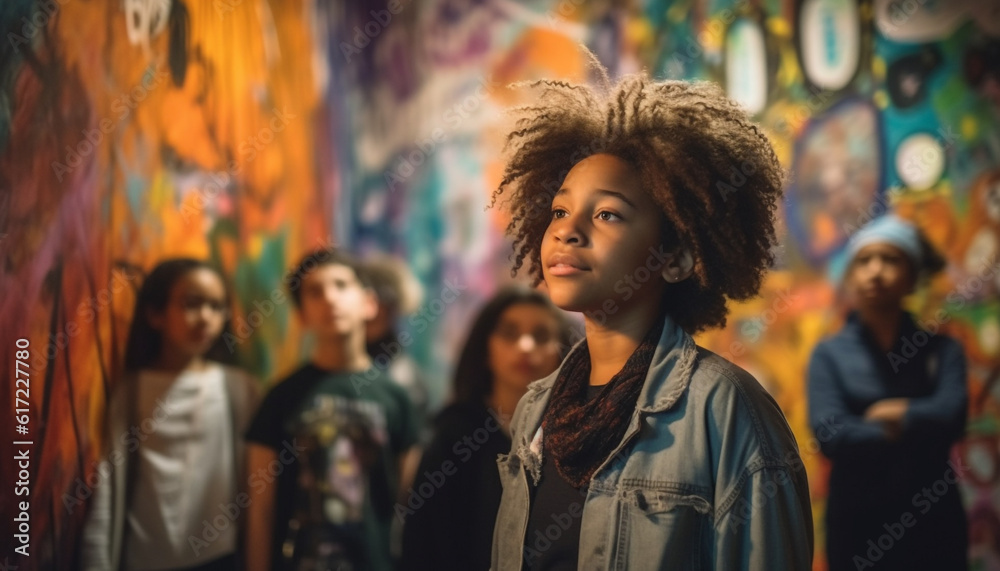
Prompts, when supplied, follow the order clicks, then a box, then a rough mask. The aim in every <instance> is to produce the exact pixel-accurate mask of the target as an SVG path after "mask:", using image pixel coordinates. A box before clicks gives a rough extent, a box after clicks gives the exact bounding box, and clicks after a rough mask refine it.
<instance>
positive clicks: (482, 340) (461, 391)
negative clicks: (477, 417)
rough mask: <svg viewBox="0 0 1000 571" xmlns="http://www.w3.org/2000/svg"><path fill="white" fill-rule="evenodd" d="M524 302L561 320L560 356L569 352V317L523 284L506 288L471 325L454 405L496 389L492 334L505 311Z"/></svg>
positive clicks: (455, 379)
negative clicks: (491, 347) (491, 351)
mask: <svg viewBox="0 0 1000 571" xmlns="http://www.w3.org/2000/svg"><path fill="white" fill-rule="evenodd" d="M522 303H524V304H531V305H537V306H539V307H543V308H545V309H548V310H549V311H550V312H551V313H552V315H553V317H555V318H556V320H557V322H558V323H559V347H560V358H562V357H564V356H566V354H567V353H568V352H569V349H570V345H571V344H572V342H573V334H572V329H571V327H570V324H569V321H568V320H567V319H566V316H565V315H563V313H562V312H561V311H560V310H559V308H557V307H556V306H555V305H554V304H553V303H552V301H551V300H550V299H549V298H548V296H546V295H545V294H543V293H542V292H540V291H537V290H533V289H528V288H526V287H524V286H508V287H505V288H503V289H501V290H500V291H499V292H497V294H496V295H495V296H493V299H491V300H490V301H489V303H487V304H486V305H485V306H484V307H483V309H482V310H480V312H479V315H478V316H476V319H475V321H474V322H473V324H472V330H471V331H470V332H469V337H468V338H467V339H466V341H465V347H463V348H462V354H461V356H460V357H459V359H458V366H457V367H455V375H454V377H453V379H452V383H453V386H454V391H455V397H454V402H455V404H482V403H483V401H484V400H485V399H486V397H487V396H489V395H490V393H491V392H492V391H493V371H491V370H490V365H489V341H490V335H492V334H493V331H494V330H495V329H496V328H497V324H498V323H499V322H500V316H501V315H503V312H504V311H506V310H507V308H508V307H510V306H512V305H518V304H522Z"/></svg>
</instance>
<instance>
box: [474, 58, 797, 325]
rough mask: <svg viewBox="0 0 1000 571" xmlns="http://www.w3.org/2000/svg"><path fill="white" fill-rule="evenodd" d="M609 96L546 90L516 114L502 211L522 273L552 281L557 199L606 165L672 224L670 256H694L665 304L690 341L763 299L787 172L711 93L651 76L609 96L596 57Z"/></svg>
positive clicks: (731, 106) (607, 91) (712, 88)
mask: <svg viewBox="0 0 1000 571" xmlns="http://www.w3.org/2000/svg"><path fill="white" fill-rule="evenodd" d="M589 55H590V57H591V64H592V67H594V68H596V70H597V71H598V72H599V74H600V76H601V78H602V79H603V83H604V85H603V89H601V90H598V89H594V88H592V87H589V86H587V85H577V84H572V83H569V82H566V81H558V80H538V81H533V82H528V83H525V84H521V85H522V86H524V85H527V86H528V87H533V88H540V90H541V94H540V97H539V99H538V103H536V104H534V105H528V106H524V107H518V108H516V109H514V110H513V114H514V115H515V117H516V123H515V124H514V128H513V130H512V131H511V132H510V133H508V135H507V138H506V144H505V152H506V153H507V155H508V161H507V164H506V166H505V169H504V173H503V179H502V180H501V182H500V184H499V186H498V187H497V189H496V190H495V191H494V193H493V201H492V204H495V203H496V202H497V200H498V199H499V198H503V199H504V200H503V201H502V202H503V204H504V205H505V206H506V207H507V209H508V210H509V211H510V213H511V222H510V224H509V225H508V227H507V232H508V234H511V235H512V236H513V238H514V244H513V247H514V268H513V271H512V273H516V272H517V270H518V269H520V268H521V266H522V265H523V264H524V261H525V259H527V261H528V262H529V264H528V269H529V273H530V274H531V275H532V276H533V277H534V278H535V282H536V283H538V282H540V281H541V280H542V272H541V268H542V261H541V243H542V236H543V235H544V234H545V231H546V229H547V228H548V225H549V221H550V220H551V204H552V197H553V196H554V195H555V193H556V191H558V190H559V188H560V186H561V184H562V182H563V180H564V179H565V178H566V174H567V173H568V172H569V170H570V169H571V168H572V167H573V166H574V165H575V164H576V163H578V162H579V161H581V160H583V159H584V158H586V157H588V156H591V155H595V154H600V153H606V154H610V155H613V156H616V157H618V158H619V159H622V160H624V161H625V162H627V163H628V164H629V165H631V167H632V168H634V169H635V172H636V174H637V177H638V180H639V181H640V184H641V185H642V188H643V189H644V190H646V191H647V192H648V193H649V194H650V196H651V197H652V198H653V200H654V201H655V202H656V203H657V204H658V205H659V206H660V209H661V210H662V213H663V222H662V223H661V226H662V229H663V232H662V236H661V239H662V241H663V243H664V245H665V246H666V247H667V248H673V247H675V246H678V245H683V246H686V247H687V248H689V249H690V250H691V254H692V256H693V258H694V270H693V273H692V275H691V277H690V278H688V279H686V280H684V281H682V282H679V283H677V284H667V288H666V293H665V294H664V300H663V304H664V307H665V311H667V313H668V314H670V316H671V318H672V319H674V321H676V322H677V323H678V324H679V325H680V326H681V327H683V328H684V329H685V330H686V331H688V332H690V333H694V332H697V331H700V330H702V329H706V328H708V327H713V326H723V325H725V323H726V313H727V309H726V299H727V298H729V299H736V300H745V299H750V298H752V297H753V296H755V295H756V294H757V291H758V290H759V289H760V285H761V282H762V280H763V276H764V274H765V272H766V270H767V268H768V267H769V266H770V264H771V263H772V262H773V260H774V255H773V253H772V247H773V246H774V245H775V243H776V239H775V231H774V210H775V207H776V205H777V202H778V200H779V199H780V197H781V192H782V183H783V180H784V171H783V169H782V168H781V164H780V163H779V162H778V158H777V156H776V155H775V153H774V149H773V148H772V147H771V143H770V141H769V140H768V138H767V137H766V136H765V135H764V133H763V132H762V131H761V129H760V128H759V127H758V126H757V125H755V124H754V123H753V122H752V121H751V120H750V118H749V116H748V115H747V113H746V111H745V110H744V109H743V108H741V107H740V106H739V104H737V103H735V102H734V101H732V100H730V99H729V98H727V97H726V96H725V94H724V93H723V92H722V90H721V89H720V88H719V87H718V86H717V85H715V84H712V83H707V82H686V81H662V82H656V81H653V80H652V79H651V78H650V77H649V76H647V75H645V74H636V75H630V76H626V77H623V78H622V79H621V80H620V81H618V82H617V83H616V84H611V82H610V80H609V79H608V77H607V73H606V71H605V70H604V68H603V67H601V65H600V64H599V63H598V62H597V61H596V58H595V57H594V56H593V54H589Z"/></svg>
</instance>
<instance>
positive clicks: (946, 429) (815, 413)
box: [808, 214, 968, 571]
mask: <svg viewBox="0 0 1000 571" xmlns="http://www.w3.org/2000/svg"><path fill="white" fill-rule="evenodd" d="M847 255H848V259H849V262H848V265H847V269H846V274H845V276H844V278H843V279H844V285H845V286H846V289H847V292H848V294H849V296H850V297H851V299H852V301H853V310H852V311H851V313H850V315H849V316H848V318H847V322H846V324H845V325H844V327H843V329H841V330H840V331H839V332H838V333H837V334H836V335H834V336H833V337H831V338H829V339H827V340H824V341H822V342H821V343H820V344H819V345H818V346H817V347H816V348H815V349H814V351H813V354H812V358H811V359H810V363H809V373H808V374H809V422H810V425H811V426H812V429H813V431H814V433H815V434H816V438H817V439H818V441H819V443H820V449H821V450H822V452H823V454H824V455H826V456H827V457H828V458H829V459H830V460H831V463H832V467H831V471H830V484H829V496H828V498H827V508H826V553H827V559H828V562H829V569H830V571H840V570H851V571H857V570H860V569H871V568H874V569H877V570H891V569H907V570H912V569H934V570H937V569H954V570H959V569H967V568H968V563H967V544H968V529H967V523H966V518H965V513H964V509H963V507H962V501H961V495H960V493H959V488H958V481H959V479H960V478H961V477H962V474H963V472H964V470H965V469H964V467H963V466H962V465H961V464H959V463H956V462H951V461H949V452H950V450H951V446H952V445H953V444H954V443H955V442H956V441H958V440H959V439H961V438H962V435H963V433H964V431H965V421H966V415H967V411H966V407H967V402H968V395H967V389H966V363H965V355H964V352H963V350H962V346H961V345H960V344H959V343H958V342H957V341H955V340H954V339H952V338H950V337H947V336H945V335H940V334H937V333H936V332H928V331H924V330H923V329H921V328H920V327H919V326H918V325H917V324H916V322H915V321H914V319H913V316H911V315H910V314H909V313H907V312H906V311H905V310H904V308H903V300H904V299H905V298H906V296H908V295H909V294H910V293H912V292H913V291H914V289H915V288H916V286H917V284H918V283H919V281H920V280H921V279H922V278H925V277H926V276H928V275H930V274H933V273H935V272H937V271H940V270H941V268H942V267H943V266H944V261H943V260H942V259H941V257H940V256H939V255H938V254H937V253H936V252H934V250H933V248H931V247H930V245H929V244H928V243H927V241H926V240H925V239H924V237H923V236H922V235H921V233H920V232H919V230H918V229H917V228H916V227H914V226H913V225H912V224H910V223H909V222H906V221H904V220H902V219H901V218H899V217H897V216H895V215H891V214H890V215H886V216H883V217H881V218H878V219H876V220H874V221H872V222H870V223H869V224H867V225H866V226H865V227H863V228H862V229H861V230H859V231H858V232H857V234H855V235H854V236H853V237H852V238H851V240H850V242H849V243H848V247H847Z"/></svg>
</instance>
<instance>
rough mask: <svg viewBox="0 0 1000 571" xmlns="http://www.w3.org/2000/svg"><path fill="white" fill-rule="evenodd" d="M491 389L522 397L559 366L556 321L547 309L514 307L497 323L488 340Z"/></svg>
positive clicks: (525, 305)
mask: <svg viewBox="0 0 1000 571" xmlns="http://www.w3.org/2000/svg"><path fill="white" fill-rule="evenodd" d="M489 360H490V362H489V366H490V370H491V371H493V383H494V386H497V387H504V388H507V389H511V390H514V391H519V392H521V393H524V392H525V391H527V390H528V384H529V383H531V382H532V381H537V380H538V379H541V378H543V377H545V376H546V375H548V374H549V373H551V372H552V371H554V370H555V369H556V367H558V366H559V321H558V320H557V319H556V316H555V315H552V311H550V310H549V309H548V308H546V307H544V306H541V305H537V304H534V303H515V304H513V305H511V306H510V307H508V308H507V309H506V310H504V312H503V313H502V314H500V320H499V321H498V322H497V326H496V328H495V329H494V330H493V333H492V334H491V335H490V339H489Z"/></svg>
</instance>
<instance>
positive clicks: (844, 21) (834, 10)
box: [799, 0, 861, 91]
mask: <svg viewBox="0 0 1000 571" xmlns="http://www.w3.org/2000/svg"><path fill="white" fill-rule="evenodd" d="M799 34H800V36H801V40H800V42H799V49H801V50H802V54H801V56H802V67H803V71H804V72H805V74H806V77H808V78H809V81H811V82H812V83H813V84H814V85H816V86H817V87H821V88H823V89H828V90H830V91H837V90H840V89H843V88H844V87H846V86H847V84H848V83H850V81H851V79H852V78H853V77H854V74H855V73H856V72H857V71H858V63H859V58H860V54H861V24H860V20H859V18H858V4H857V2H856V1H855V0H805V2H803V3H802V8H801V11H800V12H799Z"/></svg>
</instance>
